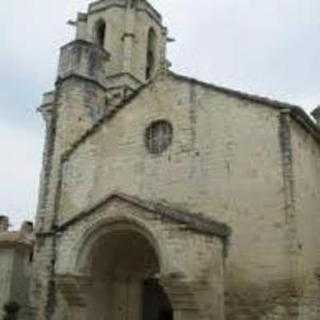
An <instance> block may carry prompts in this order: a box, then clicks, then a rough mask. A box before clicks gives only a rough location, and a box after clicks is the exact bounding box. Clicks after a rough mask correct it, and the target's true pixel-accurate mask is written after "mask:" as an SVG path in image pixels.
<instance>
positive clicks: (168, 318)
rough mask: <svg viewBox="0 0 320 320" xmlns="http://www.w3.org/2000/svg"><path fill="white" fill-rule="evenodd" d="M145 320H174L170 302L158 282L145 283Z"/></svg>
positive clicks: (149, 281)
mask: <svg viewBox="0 0 320 320" xmlns="http://www.w3.org/2000/svg"><path fill="white" fill-rule="evenodd" d="M143 320H173V310H172V307H171V304H170V301H169V299H168V296H167V295H166V293H165V292H164V290H163V288H162V286H161V285H160V284H159V281H158V280H155V279H148V280H146V281H145V282H144V287H143Z"/></svg>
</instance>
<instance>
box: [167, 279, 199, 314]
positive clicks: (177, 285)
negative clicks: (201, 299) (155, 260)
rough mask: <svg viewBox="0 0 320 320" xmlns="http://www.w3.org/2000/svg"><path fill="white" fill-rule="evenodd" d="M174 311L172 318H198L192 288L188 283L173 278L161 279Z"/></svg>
mask: <svg viewBox="0 0 320 320" xmlns="http://www.w3.org/2000/svg"><path fill="white" fill-rule="evenodd" d="M161 285H162V286H163V287H164V288H165V290H166V292H167V294H168V296H169V299H170V302H171V305H172V308H173V313H174V320H194V319H200V314H199V310H198V306H197V304H196V301H195V296H194V290H193V289H192V286H191V285H189V284H188V283H185V282H183V281H179V280H173V279H166V280H164V279H162V280H161Z"/></svg>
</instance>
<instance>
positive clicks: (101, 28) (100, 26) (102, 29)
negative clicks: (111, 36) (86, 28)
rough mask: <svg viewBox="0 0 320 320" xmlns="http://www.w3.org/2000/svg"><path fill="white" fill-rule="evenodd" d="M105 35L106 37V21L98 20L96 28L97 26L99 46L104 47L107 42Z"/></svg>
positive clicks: (96, 33)
mask: <svg viewBox="0 0 320 320" xmlns="http://www.w3.org/2000/svg"><path fill="white" fill-rule="evenodd" d="M105 37H106V24H105V22H104V21H102V20H100V21H99V22H97V24H96V28H95V39H96V43H97V44H98V45H99V46H101V47H103V46H104V42H105Z"/></svg>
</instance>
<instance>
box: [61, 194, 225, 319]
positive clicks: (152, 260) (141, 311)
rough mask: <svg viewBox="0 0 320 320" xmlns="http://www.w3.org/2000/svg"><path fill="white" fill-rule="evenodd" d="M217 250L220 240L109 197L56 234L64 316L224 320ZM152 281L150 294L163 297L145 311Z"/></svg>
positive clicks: (220, 248) (220, 256) (220, 261)
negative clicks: (66, 313)
mask: <svg viewBox="0 0 320 320" xmlns="http://www.w3.org/2000/svg"><path fill="white" fill-rule="evenodd" d="M223 249H224V248H223V242H222V241H221V239H220V238H219V237H215V236H213V235H212V234H205V232H201V230H199V231H198V232H197V230H190V229H189V228H188V227H187V224H186V223H181V222H179V221H174V220H173V219H164V217H163V216H162V217H160V216H159V215H158V214H156V213H155V212H152V211H150V210H148V208H145V207H139V206H137V205H135V204H132V203H129V202H127V201H124V200H123V199H113V200H112V201H110V202H108V204H106V205H105V206H104V207H102V208H100V209H99V210H98V211H96V212H92V213H91V214H90V215H88V216H87V217H86V218H85V219H83V220H82V221H80V222H79V223H77V224H76V225H74V226H73V227H72V228H69V229H68V230H66V231H65V232H64V233H62V234H61V237H60V239H59V243H58V247H57V250H58V255H57V263H56V282H57V288H58V291H59V292H60V294H61V296H62V297H63V299H64V301H65V302H66V304H67V305H68V317H69V318H70V319H81V320H88V319H91V318H94V319H101V320H104V319H108V320H129V319H130V320H150V319H151V320H153V319H154V320H172V319H174V320H180V319H181V320H182V319H184V320H195V319H203V320H205V319H206V320H209V319H217V320H223V319H224V306H223V259H224V258H223ZM150 281H151V282H153V284H154V285H155V287H154V288H152V290H153V291H152V290H151V293H150V291H149V296H148V297H149V298H150V295H152V294H154V295H156V294H159V292H161V297H162V298H161V299H159V298H157V299H154V301H157V303H156V304H155V305H154V307H153V309H152V310H150V306H149V310H147V309H148V308H147V307H146V303H145V299H146V295H145V294H144V291H145V290H147V289H148V288H147V286H146V284H147V283H148V282H149V283H150ZM149 290H150V287H149ZM151 300H152V297H151ZM149 304H150V303H149ZM213 310H214V311H213ZM148 312H149V315H148ZM212 312H214V313H215V315H214V316H213V314H212ZM171 313H172V314H171ZM161 317H162V318H161Z"/></svg>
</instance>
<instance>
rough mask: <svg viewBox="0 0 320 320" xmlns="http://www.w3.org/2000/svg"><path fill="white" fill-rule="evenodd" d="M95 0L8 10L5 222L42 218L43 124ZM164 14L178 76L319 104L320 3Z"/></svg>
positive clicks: (22, 3) (29, 3)
mask: <svg viewBox="0 0 320 320" xmlns="http://www.w3.org/2000/svg"><path fill="white" fill-rule="evenodd" d="M89 2H90V1H88V0H9V1H1V4H0V30H1V34H0V40H1V41H0V182H1V184H0V214H8V215H9V216H10V217H11V221H12V223H13V224H14V225H15V226H17V225H18V224H20V223H21V221H22V220H24V219H33V217H34V214H35V208H36V202H37V194H38V177H39V173H40V167H41V156H42V147H43V146H42V141H43V137H44V131H43V123H42V120H41V118H40V115H39V114H37V113H36V108H37V107H38V106H39V103H40V100H41V95H42V93H43V92H44V91H48V90H51V89H52V87H53V83H54V80H55V76H56V67H57V59H58V49H59V47H60V46H61V45H63V44H64V43H66V42H67V41H69V40H71V39H72V36H73V30H72V28H71V27H69V26H67V25H66V21H67V20H68V19H70V18H74V17H75V16H76V13H77V11H83V10H86V8H87V5H88V3H89ZM150 3H151V4H153V5H154V6H155V7H156V8H157V9H158V10H159V11H160V12H161V13H162V14H163V16H164V22H165V24H166V25H167V26H168V28H169V31H170V36H171V37H174V38H175V39H176V40H177V41H176V42H175V43H173V44H169V52H168V55H169V59H170V60H171V62H172V63H173V70H174V71H176V72H178V73H182V74H185V75H189V76H193V77H196V78H199V79H201V80H205V81H209V82H213V83H215V84H218V85H223V86H227V87H231V88H235V89H240V90H243V91H246V92H250V93H254V94H258V95H262V96H269V97H272V98H276V99H278V100H282V101H287V102H291V103H295V104H299V105H301V106H302V107H304V108H305V109H306V110H307V111H310V110H311V109H312V108H313V107H315V106H316V105H317V104H320V86H319V85H320V58H319V57H320V1H319V0H267V1H262V0H197V1H194V0H150Z"/></svg>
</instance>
